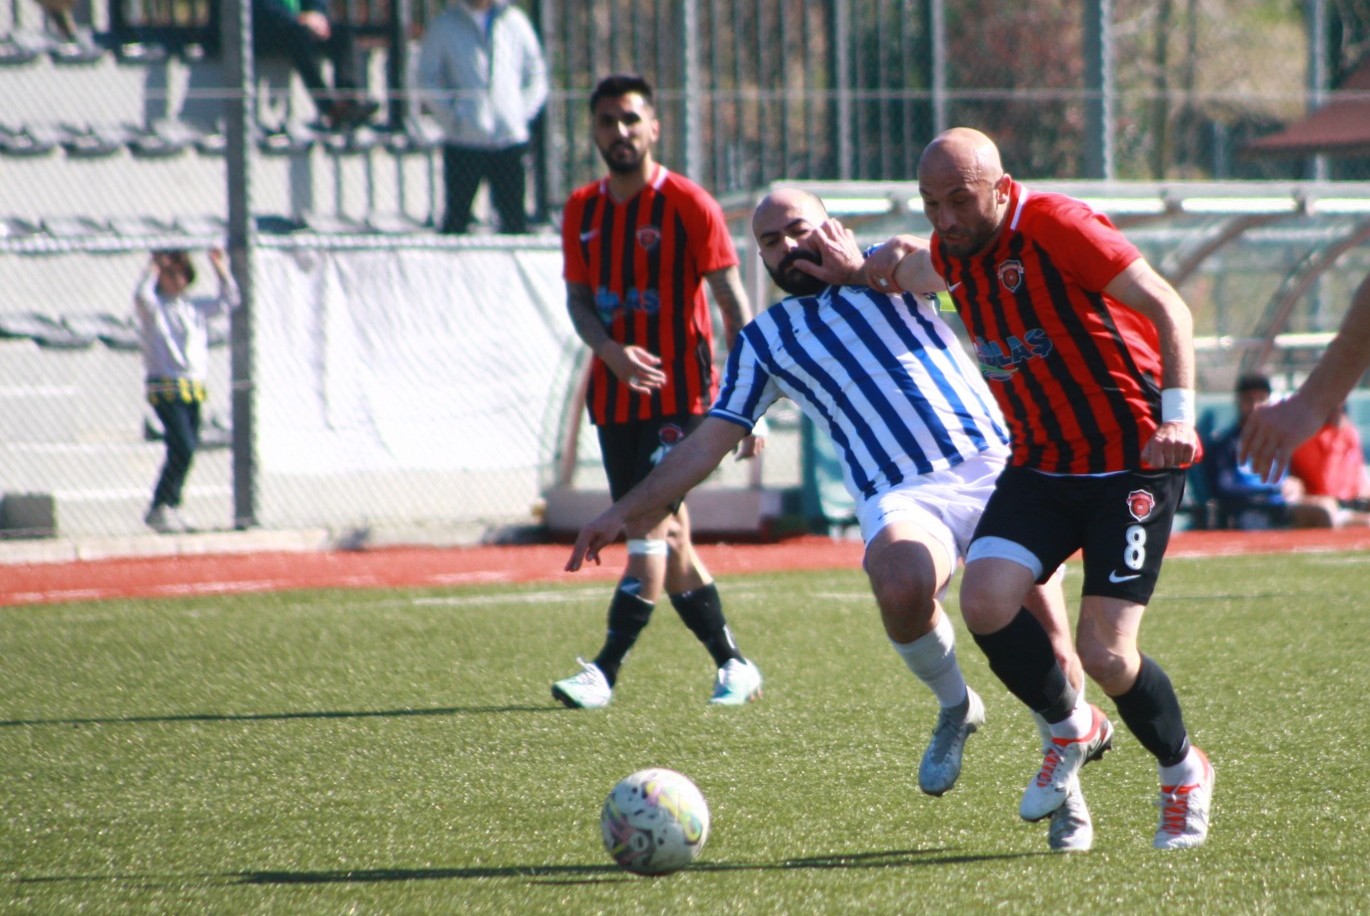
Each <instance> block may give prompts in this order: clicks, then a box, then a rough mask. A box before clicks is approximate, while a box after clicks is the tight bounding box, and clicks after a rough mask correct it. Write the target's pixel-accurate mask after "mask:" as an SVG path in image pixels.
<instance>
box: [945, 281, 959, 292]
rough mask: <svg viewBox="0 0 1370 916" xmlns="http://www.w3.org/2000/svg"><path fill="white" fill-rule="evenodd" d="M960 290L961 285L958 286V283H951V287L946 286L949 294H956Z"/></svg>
mask: <svg viewBox="0 0 1370 916" xmlns="http://www.w3.org/2000/svg"><path fill="white" fill-rule="evenodd" d="M960 288H961V284H960V283H953V284H952V285H951V286H948V287H947V292H949V293H954V292H956V291H957V290H958V289H960Z"/></svg>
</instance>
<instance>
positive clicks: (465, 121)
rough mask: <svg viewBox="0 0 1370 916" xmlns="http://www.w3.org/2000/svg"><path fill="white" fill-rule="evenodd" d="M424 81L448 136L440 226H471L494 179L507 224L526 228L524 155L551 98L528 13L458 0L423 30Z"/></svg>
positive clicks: (480, 0) (486, 1)
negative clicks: (477, 202)
mask: <svg viewBox="0 0 1370 916" xmlns="http://www.w3.org/2000/svg"><path fill="white" fill-rule="evenodd" d="M418 82H419V88H420V90H422V92H423V94H424V107H425V108H426V109H427V111H428V112H429V114H431V115H432V116H433V118H434V120H436V121H437V122H438V125H439V126H440V127H441V128H442V131H443V136H444V145H443V156H442V163H443V181H444V184H445V185H446V188H447V199H446V213H445V214H444V216H443V221H442V227H441V230H442V231H443V232H446V233H453V234H461V233H464V232H466V231H467V229H468V228H469V226H470V224H471V202H472V200H473V199H474V198H475V196H476V190H477V189H478V188H479V187H480V183H481V181H482V180H488V181H489V182H490V197H491V200H492V202H493V203H494V207H495V210H496V211H498V213H499V221H500V229H501V231H503V232H506V233H524V232H527V231H528V215H527V208H526V207H525V204H524V185H525V175H524V165H523V156H524V153H525V152H526V151H527V149H528V141H529V130H528V126H529V123H530V122H531V121H532V120H533V119H534V118H535V117H536V116H537V114H538V112H539V111H540V110H541V108H542V106H543V103H545V102H546V101H547V65H546V63H545V62H544V60H543V55H542V47H541V45H540V44H539V43H538V37H537V34H536V33H535V32H534V31H533V25H532V23H531V22H529V20H528V17H527V16H526V15H525V14H524V13H523V11H522V10H520V9H519V8H518V7H515V6H513V5H511V4H510V3H509V2H508V0H452V3H451V4H450V5H449V6H448V7H447V9H445V10H444V11H443V12H442V13H441V14H439V15H438V16H437V17H436V18H435V19H434V20H433V21H432V22H431V23H430V24H429V26H428V30H427V32H426V33H425V34H424V36H423V46H422V48H421V50H420V53H419V72H418Z"/></svg>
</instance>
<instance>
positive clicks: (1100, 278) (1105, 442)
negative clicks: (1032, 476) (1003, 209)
mask: <svg viewBox="0 0 1370 916" xmlns="http://www.w3.org/2000/svg"><path fill="white" fill-rule="evenodd" d="M1140 257H1141V253H1140V252H1138V250H1137V249H1136V247H1135V246H1133V245H1132V244H1131V243H1130V242H1129V241H1128V240H1127V239H1126V238H1124V237H1123V234H1122V233H1121V232H1120V231H1119V230H1118V229H1117V227H1115V226H1114V225H1113V224H1112V223H1111V222H1110V221H1109V220H1108V218H1107V217H1106V216H1104V215H1103V214H1101V213H1097V212H1095V211H1094V210H1093V209H1091V208H1090V206H1089V205H1088V204H1086V203H1084V202H1083V201H1080V200H1075V199H1073V198H1070V197H1066V196H1065V195H1062V194H1046V193H1037V192H1030V191H1029V190H1028V189H1026V188H1024V187H1023V186H1022V185H1021V184H1019V183H1017V182H1013V187H1012V192H1011V195H1010V200H1009V209H1008V214H1007V216H1006V218H1005V221H1004V225H1003V227H1002V228H1001V230H1000V233H999V236H998V238H997V240H996V241H995V242H994V243H992V244H991V246H990V247H989V248H988V249H986V250H985V251H982V252H980V253H978V254H976V255H973V256H971V257H957V256H953V255H951V254H949V253H948V252H947V251H946V250H945V249H944V247H943V244H942V242H941V240H940V239H939V238H938V237H937V235H936V234H935V233H934V234H933V243H932V258H933V264H934V266H935V267H936V268H937V271H938V272H939V273H940V274H941V275H942V277H943V279H945V280H946V282H947V287H948V289H949V290H950V291H951V297H952V299H953V300H954V301H955V303H956V309H957V311H958V312H959V313H960V315H961V320H962V321H963V322H964V324H965V326H966V329H967V330H968V331H969V333H970V337H971V341H972V342H973V343H974V346H975V352H976V357H977V358H978V360H979V362H980V371H981V372H982V373H983V374H984V376H985V379H986V380H987V381H988V382H989V387H990V390H991V391H993V392H994V396H995V397H996V398H997V399H998V401H999V407H1000V409H1001V410H1002V411H1003V413H1004V417H1005V419H1006V420H1007V421H1008V425H1009V435H1010V438H1011V441H1012V446H1013V458H1012V463H1013V464H1015V465H1022V466H1026V467H1030V468H1035V469H1037V470H1041V471H1046V472H1048V473H1054V474H1104V473H1111V472H1115V471H1124V470H1136V469H1140V468H1141V467H1143V465H1142V460H1141V450H1142V446H1144V445H1145V444H1146V442H1147V441H1148V440H1149V439H1150V438H1151V435H1152V433H1154V432H1155V430H1156V427H1157V426H1158V425H1159V424H1160V415H1161V355H1160V338H1159V335H1158V334H1157V331H1156V327H1155V325H1154V324H1152V322H1151V321H1150V320H1149V319H1147V318H1146V317H1144V316H1143V315H1141V314H1140V313H1138V312H1136V311H1134V310H1133V309H1131V308H1128V307H1127V306H1126V305H1123V304H1122V303H1120V302H1118V301H1116V300H1115V299H1113V298H1111V297H1110V296H1107V295H1105V294H1104V292H1103V289H1104V287H1105V286H1107V285H1108V284H1109V282H1110V281H1112V280H1113V279H1114V278H1115V277H1117V276H1118V274H1119V273H1121V272H1122V271H1123V270H1124V269H1126V268H1127V267H1128V266H1129V265H1131V264H1132V263H1133V262H1134V261H1136V260H1137V259H1138V258H1140Z"/></svg>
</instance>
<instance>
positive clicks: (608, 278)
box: [561, 165, 738, 426]
mask: <svg viewBox="0 0 1370 916" xmlns="http://www.w3.org/2000/svg"><path fill="white" fill-rule="evenodd" d="M561 238H562V252H563V254H564V256H565V257H564V267H563V276H564V277H565V278H566V281H567V282H568V283H582V284H584V285H586V286H588V287H590V289H591V291H592V292H593V293H594V297H595V307H596V309H597V310H598V312H599V319H600V321H602V322H603V323H604V327H605V329H606V330H607V331H608V332H609V335H610V336H611V337H612V338H613V339H614V340H616V341H618V342H619V343H622V344H625V345H630V344H635V345H637V346H639V347H642V348H643V349H645V350H648V351H650V352H652V353H654V354H656V355H657V356H659V357H661V368H662V369H663V370H664V371H665V372H666V376H667V378H666V384H665V385H663V386H662V387H661V388H658V389H657V390H655V391H653V392H651V393H650V394H642V393H638V392H635V391H633V390H632V389H631V388H629V387H628V386H627V385H625V384H623V383H622V382H620V381H619V380H618V379H616V378H615V377H614V376H613V373H611V372H610V371H609V369H608V367H607V366H606V365H605V364H604V362H603V361H602V360H600V359H598V358H595V360H594V365H593V366H592V368H591V372H590V387H589V390H588V392H587V393H586V397H585V403H586V407H587V408H588V410H589V412H590V419H591V420H592V421H593V422H594V423H595V424H596V425H601V426H602V425H606V424H616V423H628V422H631V421H634V420H648V419H652V418H654V417H662V416H671V415H673V414H702V413H704V412H705V411H707V410H708V409H709V407H710V405H712V404H713V401H714V397H715V396H716V395H717V393H718V377H717V373H716V372H715V371H714V365H713V323H712V321H711V319H710V316H709V305H708V299H707V297H706V296H705V292H704V285H703V278H704V275H705V274H706V273H711V272H713V271H716V270H723V269H725V268H728V267H733V266H735V265H736V264H737V263H738V260H737V249H736V248H735V247H734V246H733V240H732V236H731V235H729V233H728V227H727V224H726V222H725V221H724V218H723V208H722V207H720V206H719V205H718V202H717V201H716V200H714V199H713V198H712V197H710V196H709V194H708V192H706V191H705V190H704V189H703V188H701V187H700V186H699V185H697V184H695V183H694V182H693V181H690V180H689V179H688V178H685V177H684V176H681V175H676V174H674V173H672V172H670V171H668V170H667V169H665V168H664V167H662V166H660V165H658V166H657V170H656V173H655V175H654V176H653V177H652V180H651V181H650V182H648V184H647V186H646V187H645V188H643V189H642V191H641V192H639V193H638V194H637V195H636V196H635V197H633V198H632V199H631V200H627V201H623V202H618V201H615V200H614V199H613V197H612V196H611V195H610V194H609V184H608V180H607V179H602V180H600V181H597V182H595V183H593V184H589V185H585V186H584V187H581V188H578V189H577V190H576V191H574V192H573V193H572V194H571V196H570V198H569V199H568V200H567V201H566V209H565V215H564V217H563V220H562V227H561Z"/></svg>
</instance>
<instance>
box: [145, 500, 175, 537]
mask: <svg viewBox="0 0 1370 916" xmlns="http://www.w3.org/2000/svg"><path fill="white" fill-rule="evenodd" d="M143 522H144V523H145V524H146V525H147V526H148V527H149V528H151V529H152V530H153V531H155V532H157V533H158V534H179V533H180V532H182V531H184V530H185V528H184V526H183V525H182V524H181V519H180V517H178V516H177V515H176V510H175V509H173V508H171V507H170V506H153V507H152V508H151V509H149V510H147V515H144V516H143Z"/></svg>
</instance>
